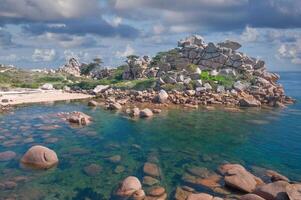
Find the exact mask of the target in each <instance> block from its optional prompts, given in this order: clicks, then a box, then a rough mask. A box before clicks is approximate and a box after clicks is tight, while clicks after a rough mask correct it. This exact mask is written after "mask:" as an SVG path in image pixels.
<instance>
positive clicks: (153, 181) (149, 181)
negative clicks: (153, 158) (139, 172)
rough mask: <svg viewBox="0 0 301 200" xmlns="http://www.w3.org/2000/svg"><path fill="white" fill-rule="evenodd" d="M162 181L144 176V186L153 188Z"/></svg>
mask: <svg viewBox="0 0 301 200" xmlns="http://www.w3.org/2000/svg"><path fill="white" fill-rule="evenodd" d="M159 182H160V181H159V180H158V179H155V178H153V177H151V176H144V177H143V181H142V183H143V185H147V186H152V185H155V184H158V183H159Z"/></svg>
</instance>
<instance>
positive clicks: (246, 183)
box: [220, 164, 263, 193]
mask: <svg viewBox="0 0 301 200" xmlns="http://www.w3.org/2000/svg"><path fill="white" fill-rule="evenodd" d="M220 172H221V173H222V174H223V175H224V181H225V184H226V185H227V186H229V187H231V188H234V189H238V190H240V191H242V192H247V193H249V192H252V191H254V190H255V188H256V187H257V186H258V185H259V184H262V183H263V181H262V180H261V179H260V178H258V177H256V176H254V175H253V174H251V173H250V172H248V171H247V170H246V169H245V168H244V167H243V166H241V165H238V164H225V165H222V166H221V167H220Z"/></svg>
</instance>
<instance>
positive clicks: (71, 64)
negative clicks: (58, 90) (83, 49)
mask: <svg viewBox="0 0 301 200" xmlns="http://www.w3.org/2000/svg"><path fill="white" fill-rule="evenodd" d="M80 68H81V64H80V63H79V62H78V61H77V60H76V59H75V58H71V59H70V60H69V61H68V63H66V64H65V65H63V66H61V67H60V68H59V69H58V71H59V72H63V73H67V74H71V75H73V76H76V77H80V76H81V70H80Z"/></svg>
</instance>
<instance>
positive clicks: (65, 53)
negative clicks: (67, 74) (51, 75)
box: [0, 0, 301, 71]
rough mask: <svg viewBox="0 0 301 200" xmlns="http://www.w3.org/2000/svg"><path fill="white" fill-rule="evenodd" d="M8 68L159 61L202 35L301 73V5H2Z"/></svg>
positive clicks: (224, 0) (267, 0) (89, 1)
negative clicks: (161, 54) (133, 57)
mask: <svg viewBox="0 0 301 200" xmlns="http://www.w3.org/2000/svg"><path fill="white" fill-rule="evenodd" d="M0 5H1V6H0V63H3V64H13V65H15V66H18V67H24V68H44V67H51V68H57V67H58V66H60V65H62V64H64V63H65V62H66V59H68V58H70V57H76V58H78V59H80V61H81V62H89V61H91V60H92V59H93V58H95V57H101V58H102V59H103V60H104V65H105V66H117V65H119V64H122V63H123V62H124V60H125V57H126V56H127V55H130V54H137V55H149V56H153V55H155V53H156V52H158V51H164V50H168V49H171V48H174V47H176V45H177V41H178V40H179V39H182V38H184V37H186V36H188V35H190V34H200V35H202V36H203V37H204V38H205V40H206V41H207V42H209V41H213V42H220V41H223V40H225V39H232V40H236V41H238V42H240V43H241V44H242V45H243V47H242V49H241V51H243V52H245V53H247V54H248V55H251V56H253V57H258V58H262V59H264V60H266V62H267V64H268V68H269V69H270V70H274V71H293V70H294V71H296V70H298V71H300V70H301V67H300V65H301V20H300V19H301V1H300V0H186V1H183V0H85V1H83V0H0Z"/></svg>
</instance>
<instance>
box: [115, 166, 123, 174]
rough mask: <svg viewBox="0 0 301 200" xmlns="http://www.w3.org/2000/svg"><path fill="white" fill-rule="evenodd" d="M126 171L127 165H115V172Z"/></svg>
mask: <svg viewBox="0 0 301 200" xmlns="http://www.w3.org/2000/svg"><path fill="white" fill-rule="evenodd" d="M124 171H125V167H124V166H122V165H117V166H116V167H115V169H114V172H115V173H116V174H120V173H122V172H124Z"/></svg>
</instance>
